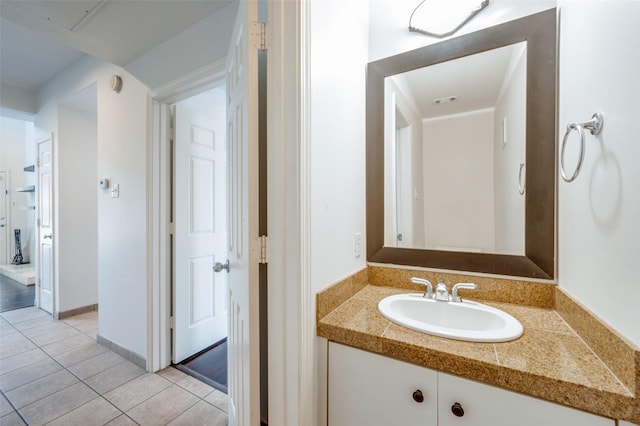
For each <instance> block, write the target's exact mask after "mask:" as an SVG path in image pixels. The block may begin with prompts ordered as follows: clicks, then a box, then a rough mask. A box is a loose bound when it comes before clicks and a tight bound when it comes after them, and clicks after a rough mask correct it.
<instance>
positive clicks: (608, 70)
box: [558, 0, 640, 345]
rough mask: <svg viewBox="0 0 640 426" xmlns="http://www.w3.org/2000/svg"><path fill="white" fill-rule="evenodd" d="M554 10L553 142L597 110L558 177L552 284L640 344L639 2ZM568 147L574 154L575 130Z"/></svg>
mask: <svg viewBox="0 0 640 426" xmlns="http://www.w3.org/2000/svg"><path fill="white" fill-rule="evenodd" d="M558 5H559V6H560V9H561V10H560V16H561V31H560V74H559V78H560V92H559V105H560V111H559V123H558V129H559V130H558V132H559V136H558V137H559V141H560V142H562V138H563V137H564V131H565V128H566V125H567V123H570V122H575V121H586V120H589V119H590V118H591V115H592V114H593V113H595V112H597V111H600V112H602V113H603V114H604V129H603V131H602V133H601V135H600V136H599V137H595V136H591V135H590V134H587V135H586V141H585V145H586V152H585V160H584V164H583V167H582V172H581V173H580V175H579V176H578V178H577V179H576V180H575V181H574V182H573V183H565V182H564V181H563V180H562V178H560V177H558V179H559V206H558V210H559V236H558V239H559V253H558V257H559V271H558V282H559V285H560V287H562V288H563V289H564V290H566V291H567V292H568V293H569V294H571V295H572V296H574V297H576V298H577V299H578V300H579V301H580V302H582V303H583V304H584V305H586V307H587V308H589V309H590V310H592V311H593V312H594V313H595V314H597V315H598V316H599V317H600V318H602V319H603V320H604V321H605V322H607V323H608V324H609V325H610V326H612V327H613V328H614V329H615V330H617V331H618V332H620V333H622V334H623V335H624V336H625V337H626V338H628V339H629V340H631V341H632V342H634V343H635V344H636V345H640V326H639V325H640V308H639V307H640V285H639V284H638V276H639V275H640V262H638V257H639V255H640V225H639V224H638V221H639V218H640V188H639V183H640V166H639V165H638V161H639V159H640V143H638V136H637V135H638V129H637V126H638V124H637V123H638V117H639V116H640V103H638V99H639V98H640V81H639V80H638V75H640V56H638V51H639V49H640V31H639V30H638V25H637V23H638V22H640V2H637V1H631V0H621V1H616V2H610V1H603V0H600V1H575V0H560V1H559V2H558ZM593 52H597V54H596V55H594V54H593ZM569 143H570V144H571V147H570V148H571V149H574V147H575V146H576V145H577V137H576V135H575V134H574V135H572V136H571V139H570V141H569ZM568 173H572V171H569V172H568Z"/></svg>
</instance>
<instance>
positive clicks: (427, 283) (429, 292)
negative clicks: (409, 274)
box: [411, 277, 433, 299]
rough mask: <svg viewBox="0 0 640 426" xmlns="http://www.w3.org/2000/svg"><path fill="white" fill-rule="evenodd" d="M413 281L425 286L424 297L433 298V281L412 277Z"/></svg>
mask: <svg viewBox="0 0 640 426" xmlns="http://www.w3.org/2000/svg"><path fill="white" fill-rule="evenodd" d="M411 282H412V283H414V284H419V285H423V286H425V287H426V288H425V290H424V295H423V297H424V298H426V299H433V286H432V285H431V281H429V280H427V279H424V278H416V277H413V278H411Z"/></svg>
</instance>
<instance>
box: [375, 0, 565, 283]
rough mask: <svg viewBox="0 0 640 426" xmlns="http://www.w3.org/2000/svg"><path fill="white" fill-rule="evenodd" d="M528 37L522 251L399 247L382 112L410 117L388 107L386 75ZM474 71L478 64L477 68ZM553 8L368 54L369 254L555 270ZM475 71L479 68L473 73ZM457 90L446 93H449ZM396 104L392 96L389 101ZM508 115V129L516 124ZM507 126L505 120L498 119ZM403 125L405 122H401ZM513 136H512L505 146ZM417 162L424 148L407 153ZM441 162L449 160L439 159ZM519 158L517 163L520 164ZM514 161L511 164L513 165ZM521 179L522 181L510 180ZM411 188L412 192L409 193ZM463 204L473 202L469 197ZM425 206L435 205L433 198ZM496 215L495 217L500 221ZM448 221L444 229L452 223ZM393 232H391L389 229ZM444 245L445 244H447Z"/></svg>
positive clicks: (384, 259) (524, 272) (533, 272)
mask: <svg viewBox="0 0 640 426" xmlns="http://www.w3.org/2000/svg"><path fill="white" fill-rule="evenodd" d="M521 42H526V97H525V99H526V101H525V102H526V123H525V125H524V127H525V140H526V144H525V145H524V150H525V155H524V158H525V161H526V164H527V166H526V167H523V169H522V170H523V176H524V180H525V181H526V192H525V193H524V197H523V198H524V253H523V254H502V253H498V254H494V253H488V252H474V251H454V250H451V248H459V247H457V246H458V245H459V244H460V245H462V248H466V247H465V245H464V244H466V243H457V242H454V243H447V244H450V245H451V246H452V247H451V246H450V247H448V248H449V249H446V250H439V249H432V248H406V247H397V246H393V244H391V243H389V242H388V241H385V238H386V234H388V233H387V232H386V229H385V224H386V217H387V216H388V215H389V213H388V211H387V208H386V207H388V205H390V204H391V203H385V198H389V194H390V191H392V189H390V188H389V185H390V183H389V182H390V181H392V180H391V179H385V171H386V170H387V169H388V168H389V167H390V165H389V164H387V163H388V162H389V161H390V160H389V159H388V158H387V155H386V154H387V153H386V152H385V151H386V150H387V147H385V138H386V135H387V133H388V132H396V130H397V128H396V126H395V124H394V125H392V126H388V125H387V123H386V120H385V116H387V117H393V119H394V121H397V123H408V122H409V120H408V117H406V116H404V113H403V112H402V111H401V110H395V109H394V108H391V110H390V111H385V110H386V109H389V105H390V103H386V102H385V80H386V78H387V77H391V76H394V75H398V74H402V73H406V72H410V71H413V70H416V69H420V68H424V67H430V66H432V65H436V64H441V63H445V62H447V61H451V60H454V59H458V58H465V57H468V56H470V55H475V54H477V53H481V52H486V51H491V50H494V49H499V48H502V47H504V46H508V45H513V44H516V43H521ZM472 71H473V70H472ZM556 73H557V70H556V9H549V10H546V11H544V12H540V13H536V14H532V15H529V16H526V17H524V18H520V19H516V20H513V21H510V22H506V23H503V24H499V25H496V26H494V27H490V28H487V29H484V30H480V31H476V32H474V33H470V34H465V35H462V36H460V37H455V38H451V39H448V40H445V41H442V42H439V43H435V44H431V45H429V46H425V47H422V48H419V49H416V50H412V51H409V52H405V53H400V54H398V55H395V56H391V57H388V58H383V59H380V60H377V61H375V62H371V63H369V64H368V67H367V154H366V167H367V260H368V262H370V263H386V264H396V265H409V266H417V267H429V268H435V269H443V270H455V271H465V272H480V273H490V274H499V275H509V276H519V277H525V278H540V279H553V277H554V275H555V267H556V258H555V197H556V195H555V188H556V181H555V176H556V133H557V132H556V93H555V90H556ZM468 78H470V79H471V80H475V81H476V83H477V79H476V77H475V76H474V75H472V76H471V77H468ZM450 95H455V94H444V95H443V96H444V97H446V96H450ZM391 105H393V104H391ZM515 124H516V123H515V122H512V121H511V119H510V118H508V119H507V121H506V126H505V127H506V129H507V130H508V129H509V128H511V127H512V125H515ZM500 126H501V127H500V131H499V132H502V122H500ZM400 127H402V126H400ZM510 144H511V141H510V140H509V137H507V147H509V146H510ZM410 157H411V159H412V162H413V163H416V162H417V158H419V159H420V161H422V155H421V154H420V155H413V153H412V155H411V156H410ZM442 163H444V162H442ZM517 166H519V165H517ZM443 167H445V169H444V171H441V172H440V173H439V174H438V175H437V179H432V181H433V182H435V183H436V184H437V182H441V181H443V180H446V179H448V178H449V177H450V176H451V175H452V174H454V173H459V171H460V170H464V169H463V168H462V167H459V166H458V165H455V163H454V165H451V164H443ZM509 169H510V170H511V169H513V166H509ZM506 185H507V186H509V185H510V186H512V187H513V186H514V185H515V186H516V188H517V182H515V183H514V182H507V183H506ZM410 195H411V196H413V195H414V194H410ZM461 208H466V209H473V208H474V206H473V204H472V203H470V202H467V205H465V206H462V207H461ZM423 209H438V206H437V205H435V204H433V203H431V204H429V203H428V202H425V203H424V207H423ZM498 220H499V219H496V221H498ZM451 227H452V225H445V226H443V227H442V229H444V230H447V229H450V228H451ZM390 235H392V236H393V234H390ZM442 245H444V244H442Z"/></svg>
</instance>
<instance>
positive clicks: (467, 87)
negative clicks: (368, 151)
mask: <svg viewBox="0 0 640 426" xmlns="http://www.w3.org/2000/svg"><path fill="white" fill-rule="evenodd" d="M525 49H526V42H522V43H517V44H513V45H510V46H505V47H502V48H498V49H493V50H489V51H486V52H482V53H478V54H475V55H470V56H465V57H463V58H458V59H455V60H452V61H447V62H442V63H439V64H436V65H431V66H429V67H425V68H420V69H417V70H415V71H409V72H406V73H404V74H401V75H398V76H394V78H397V77H400V76H402V77H403V78H404V81H405V83H404V84H406V85H407V87H408V89H409V92H410V93H411V94H412V96H413V101H414V103H415V106H416V107H417V110H418V111H419V112H420V114H421V116H422V118H423V119H426V118H435V117H441V116H448V115H452V114H461V113H464V112H468V111H476V110H480V109H484V108H493V107H494V106H495V103H496V101H497V100H498V96H499V95H500V93H501V90H503V85H504V83H505V81H507V80H508V77H509V76H510V73H511V72H512V71H513V67H514V66H515V64H516V62H517V61H518V59H519V58H520V57H521V55H524V52H525ZM469 70H473V72H472V73H470V72H469ZM449 97H456V100H455V101H453V102H449V103H440V104H437V103H435V102H434V100H435V99H441V98H449Z"/></svg>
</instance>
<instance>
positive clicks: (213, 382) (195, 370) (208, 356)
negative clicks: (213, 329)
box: [175, 339, 227, 393]
mask: <svg viewBox="0 0 640 426" xmlns="http://www.w3.org/2000/svg"><path fill="white" fill-rule="evenodd" d="M175 367H176V368H177V369H178V370H181V371H183V372H185V373H187V374H189V375H190V376H192V377H195V378H196V379H198V380H201V381H203V382H204V383H206V384H208V385H209V386H213V387H214V388H216V389H218V390H220V391H222V392H224V393H227V339H224V340H222V341H220V342H218V343H216V344H215V345H213V346H212V347H211V348H208V349H206V350H204V351H202V352H201V353H199V354H196V355H194V356H192V357H191V358H187V359H186V360H184V361H183V362H181V363H180V364H179V365H176V366H175Z"/></svg>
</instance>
